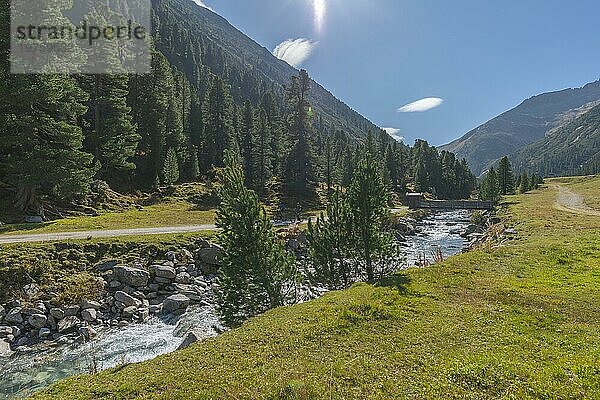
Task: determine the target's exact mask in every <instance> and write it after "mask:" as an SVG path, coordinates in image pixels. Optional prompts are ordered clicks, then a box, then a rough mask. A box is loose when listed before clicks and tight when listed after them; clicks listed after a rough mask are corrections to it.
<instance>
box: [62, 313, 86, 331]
mask: <svg viewBox="0 0 600 400" xmlns="http://www.w3.org/2000/svg"><path fill="white" fill-rule="evenodd" d="M80 325H81V321H80V320H79V318H77V317H75V316H70V317H66V318H64V319H62V320H60V322H59V323H58V332H59V333H69V332H73V331H75V330H76V329H77V328H78V327H79V326H80Z"/></svg>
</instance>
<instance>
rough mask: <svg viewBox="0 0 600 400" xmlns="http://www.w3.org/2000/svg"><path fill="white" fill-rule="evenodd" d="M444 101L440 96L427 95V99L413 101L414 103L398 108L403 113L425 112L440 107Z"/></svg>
mask: <svg viewBox="0 0 600 400" xmlns="http://www.w3.org/2000/svg"><path fill="white" fill-rule="evenodd" d="M443 102H444V100H443V99H440V98H439V97H427V98H425V99H421V100H417V101H413V102H412V103H409V104H406V105H404V106H402V107H400V108H399V109H398V112H401V113H411V112H423V111H429V110H431V109H433V108H436V107H439V106H440V105H441V104H442V103H443Z"/></svg>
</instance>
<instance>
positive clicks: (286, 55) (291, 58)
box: [273, 38, 317, 67]
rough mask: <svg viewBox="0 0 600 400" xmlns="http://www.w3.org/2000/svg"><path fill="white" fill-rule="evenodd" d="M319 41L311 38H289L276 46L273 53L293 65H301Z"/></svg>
mask: <svg viewBox="0 0 600 400" xmlns="http://www.w3.org/2000/svg"><path fill="white" fill-rule="evenodd" d="M316 46H317V42H314V41H312V40H310V39H306V38H299V39H288V40H286V41H284V42H282V43H280V44H279V45H277V47H275V50H273V55H274V56H275V57H277V58H279V59H280V60H283V61H285V62H287V63H288V64H290V65H291V66H293V67H299V66H300V65H302V63H304V61H306V60H307V59H308V57H310V55H311V54H312V52H313V50H314V49H315V47H316Z"/></svg>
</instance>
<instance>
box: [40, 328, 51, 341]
mask: <svg viewBox="0 0 600 400" xmlns="http://www.w3.org/2000/svg"><path fill="white" fill-rule="evenodd" d="M51 333H52V331H50V329H49V328H42V329H40V332H39V333H38V337H39V338H40V339H48V338H49V337H50V334H51Z"/></svg>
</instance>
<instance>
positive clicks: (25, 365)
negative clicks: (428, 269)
mask: <svg viewBox="0 0 600 400" xmlns="http://www.w3.org/2000/svg"><path fill="white" fill-rule="evenodd" d="M467 225H469V213H467V212H463V211H453V212H443V213H438V214H434V215H432V216H430V217H427V218H425V219H424V220H422V221H420V222H419V223H417V226H418V227H419V228H420V229H421V231H420V233H418V234H417V235H416V236H410V237H408V238H407V241H406V243H405V247H404V252H405V254H406V258H407V266H413V265H415V263H416V262H417V260H418V259H419V255H421V257H422V255H425V257H426V258H427V259H428V260H432V258H433V257H432V252H435V251H436V249H439V250H441V252H442V254H443V256H444V258H446V257H448V256H451V255H453V254H457V253H460V252H461V251H462V249H463V247H464V245H465V240H464V239H463V238H462V237H460V232H461V231H462V230H464V228H466V226H467ZM221 328H222V327H221V326H220V324H219V319H218V317H217V314H216V311H215V309H214V308H213V307H211V306H203V307H200V306H194V307H190V308H189V309H188V312H187V313H186V314H184V315H183V316H182V317H181V318H179V319H175V320H170V321H169V320H161V319H153V320H150V321H149V322H147V323H145V324H136V325H130V326H128V327H125V328H111V329H106V330H104V331H101V332H99V335H98V336H97V337H96V339H94V340H93V341H91V342H89V343H86V344H83V345H72V346H68V347H58V348H55V349H44V350H38V351H37V352H31V353H27V354H21V355H17V356H13V357H12V358H10V359H8V360H1V361H0V400H6V399H15V398H22V397H26V396H27V395H29V394H31V393H32V392H34V391H36V390H39V389H41V388H43V387H45V386H48V385H50V384H51V383H53V382H56V381H58V380H60V379H63V378H66V377H69V376H73V375H76V374H81V373H89V372H91V371H94V370H96V371H100V370H104V369H107V368H111V367H114V366H118V365H123V364H127V363H135V362H141V361H145V360H149V359H152V358H155V357H157V356H159V355H161V354H166V353H170V352H172V351H175V350H176V349H177V348H178V347H179V345H180V344H181V343H182V341H183V337H184V336H185V334H186V333H187V332H189V331H190V330H192V329H193V330H194V331H196V332H203V333H204V336H205V337H206V338H208V337H213V336H216V335H217V334H218V331H220V330H221Z"/></svg>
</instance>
